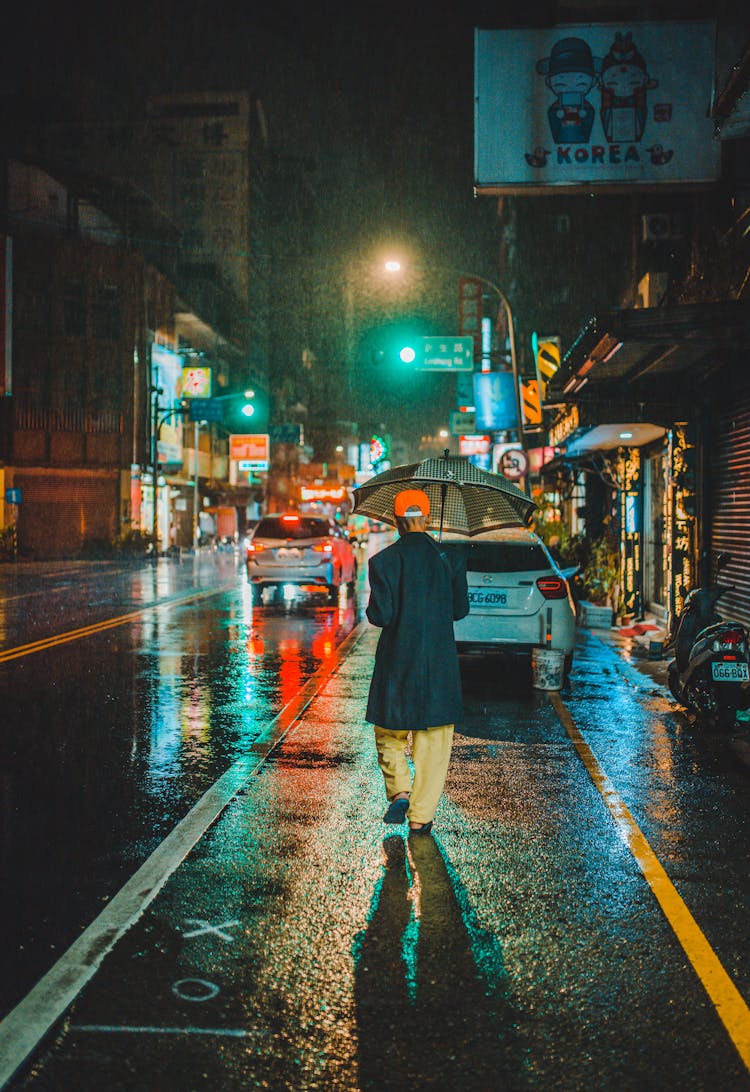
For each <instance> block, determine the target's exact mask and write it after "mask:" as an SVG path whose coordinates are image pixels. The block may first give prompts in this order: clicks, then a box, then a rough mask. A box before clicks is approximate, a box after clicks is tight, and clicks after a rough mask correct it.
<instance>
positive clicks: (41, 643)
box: [0, 584, 234, 664]
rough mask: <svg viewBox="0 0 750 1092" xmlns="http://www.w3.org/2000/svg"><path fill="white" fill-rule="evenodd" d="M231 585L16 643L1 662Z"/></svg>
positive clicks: (80, 637)
mask: <svg viewBox="0 0 750 1092" xmlns="http://www.w3.org/2000/svg"><path fill="white" fill-rule="evenodd" d="M231 587H234V585H233V584H227V585H226V586H225V587H221V588H210V589H208V590H206V591H201V592H193V593H192V594H191V595H186V596H181V597H179V598H175V599H161V600H159V601H157V602H156V603H151V604H149V606H147V607H141V609H140V610H134V611H130V613H129V614H119V615H117V617H116V618H105V619H104V620H103V621H102V622H92V624H91V625H89V626H81V627H80V628H79V629H71V630H68V632H67V633H58V634H56V635H55V636H54V637H42V638H41V639H40V640H38V641H30V642H29V644H26V645H16V647H15V648H8V649H6V650H5V651H4V652H0V664H4V663H6V662H7V661H8V660H17V659H19V658H20V657H21V656H30V655H31V654H32V653H34V652H44V650H45V649H48V648H55V647H56V646H57V645H64V644H67V643H68V641H80V640H81V639H82V638H84V637H92V636H93V635H94V634H95V633H103V632H104V631H105V630H107V629H115V628H116V627H117V626H125V625H127V624H128V622H134V621H135V620H136V619H137V618H142V617H143V616H144V615H145V614H148V613H149V612H150V611H153V610H159V608H160V607H182V606H185V605H186V604H187V603H195V602H197V601H198V600H199V599H207V598H208V597H209V596H212V595H218V594H219V593H220V592H223V591H226V590H227V589H228V588H231Z"/></svg>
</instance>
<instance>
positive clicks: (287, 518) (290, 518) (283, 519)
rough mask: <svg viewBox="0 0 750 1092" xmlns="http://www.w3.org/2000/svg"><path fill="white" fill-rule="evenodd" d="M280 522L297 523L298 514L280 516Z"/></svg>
mask: <svg viewBox="0 0 750 1092" xmlns="http://www.w3.org/2000/svg"><path fill="white" fill-rule="evenodd" d="M281 522H282V523H299V516H282V517H281Z"/></svg>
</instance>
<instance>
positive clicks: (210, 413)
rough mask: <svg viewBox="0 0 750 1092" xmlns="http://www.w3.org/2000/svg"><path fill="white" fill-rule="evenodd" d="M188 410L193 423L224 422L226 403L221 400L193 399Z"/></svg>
mask: <svg viewBox="0 0 750 1092" xmlns="http://www.w3.org/2000/svg"><path fill="white" fill-rule="evenodd" d="M188 409H189V411H190V412H189V417H190V420H191V421H223V420H224V403H223V402H222V400H221V398H191V399H190V401H189V403H188Z"/></svg>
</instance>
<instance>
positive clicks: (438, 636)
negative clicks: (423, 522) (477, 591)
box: [366, 531, 469, 731]
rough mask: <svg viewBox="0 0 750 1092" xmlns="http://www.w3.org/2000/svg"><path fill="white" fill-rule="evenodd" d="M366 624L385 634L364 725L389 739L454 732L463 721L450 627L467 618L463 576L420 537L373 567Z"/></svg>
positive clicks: (406, 540) (456, 561)
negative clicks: (394, 734)
mask: <svg viewBox="0 0 750 1092" xmlns="http://www.w3.org/2000/svg"><path fill="white" fill-rule="evenodd" d="M369 573H370V601H369V603H368V605H367V617H368V618H369V620H370V621H371V622H372V624H373V625H374V626H380V627H382V630H383V632H382V633H381V634H380V638H379V640H378V647H377V651H376V653H375V670H374V671H373V675H372V682H371V683H370V696H369V698H368V701H367V713H366V717H367V720H368V721H370V722H371V723H372V724H376V725H378V726H379V727H380V728H388V729H390V730H391V731H410V730H416V729H423V728H434V727H436V726H437V725H439V724H454V723H455V722H456V721H458V720H461V718H462V716H463V702H462V699H461V678H460V675H459V670H458V652H457V651H456V640H455V637H454V636H453V620H454V618H455V619H459V618H465V617H466V615H467V614H468V613H469V593H468V589H467V586H466V568H465V563H464V560H463V558H462V557H461V556H460V554H459V551H458V550H455V551H453V550H451V551H450V554H448V553H447V552H446V553H445V554H443V553H442V550H441V548H440V546H439V544H438V543H437V542H435V540H434V539H432V538H430V536H429V535H427V534H426V533H422V532H420V531H407V532H406V534H404V535H402V537H401V538H399V539H398V540H397V541H396V542H394V543H393V545H392V546H388V547H387V548H386V549H385V550H383V551H381V553H378V554H375V555H374V556H373V557H372V558H371V559H370V564H369Z"/></svg>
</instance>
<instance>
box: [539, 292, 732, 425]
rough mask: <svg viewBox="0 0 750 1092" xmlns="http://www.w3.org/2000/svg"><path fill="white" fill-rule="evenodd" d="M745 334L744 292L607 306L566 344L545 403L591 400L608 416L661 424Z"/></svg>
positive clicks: (682, 408) (682, 407)
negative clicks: (664, 303) (713, 298)
mask: <svg viewBox="0 0 750 1092" xmlns="http://www.w3.org/2000/svg"><path fill="white" fill-rule="evenodd" d="M749 340H750V302H747V301H744V300H728V301H721V302H712V303H689V304H681V305H679V306H676V307H650V308H633V309H631V310H623V311H607V312H604V313H602V314H599V315H595V316H593V317H592V318H591V319H590V320H589V321H588V323H587V324H586V325H585V327H584V328H583V329H582V330H581V332H580V334H579V335H578V337H577V338H576V340H575V341H574V342H573V344H572V345H571V347H570V348H569V349H568V351H567V353H566V354H565V356H564V358H563V360H562V363H561V366H560V369H559V371H558V372H557V374H556V376H555V378H554V380H553V382H552V385H551V386H550V388H549V389H548V391H547V397H546V399H545V405H547V406H550V405H552V404H555V403H557V404H569V403H579V404H582V403H588V404H594V403H598V404H600V405H601V406H602V408H603V407H605V406H606V407H607V412H608V419H609V420H610V421H614V420H617V419H618V418H619V420H621V421H623V420H625V421H627V420H633V421H651V422H653V423H657V424H659V423H661V424H664V423H667V422H668V421H670V420H672V421H673V420H675V419H677V418H679V417H680V416H681V415H684V416H688V415H689V411H690V409H691V407H692V406H693V405H694V401H695V393H696V390H697V389H698V388H700V387H701V386H703V385H704V384H705V383H706V382H707V381H708V380H710V377H711V375H712V373H713V372H714V371H716V370H717V369H718V368H720V367H721V366H723V365H724V364H726V363H727V361H728V360H729V359H736V358H738V356H739V353H740V352H742V353H745V352H746V350H747V344H748V341H749ZM638 407H640V410H639V412H638V413H636V414H635V415H634V414H633V413H632V410H633V409H634V408H636V409H637V408H638Z"/></svg>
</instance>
